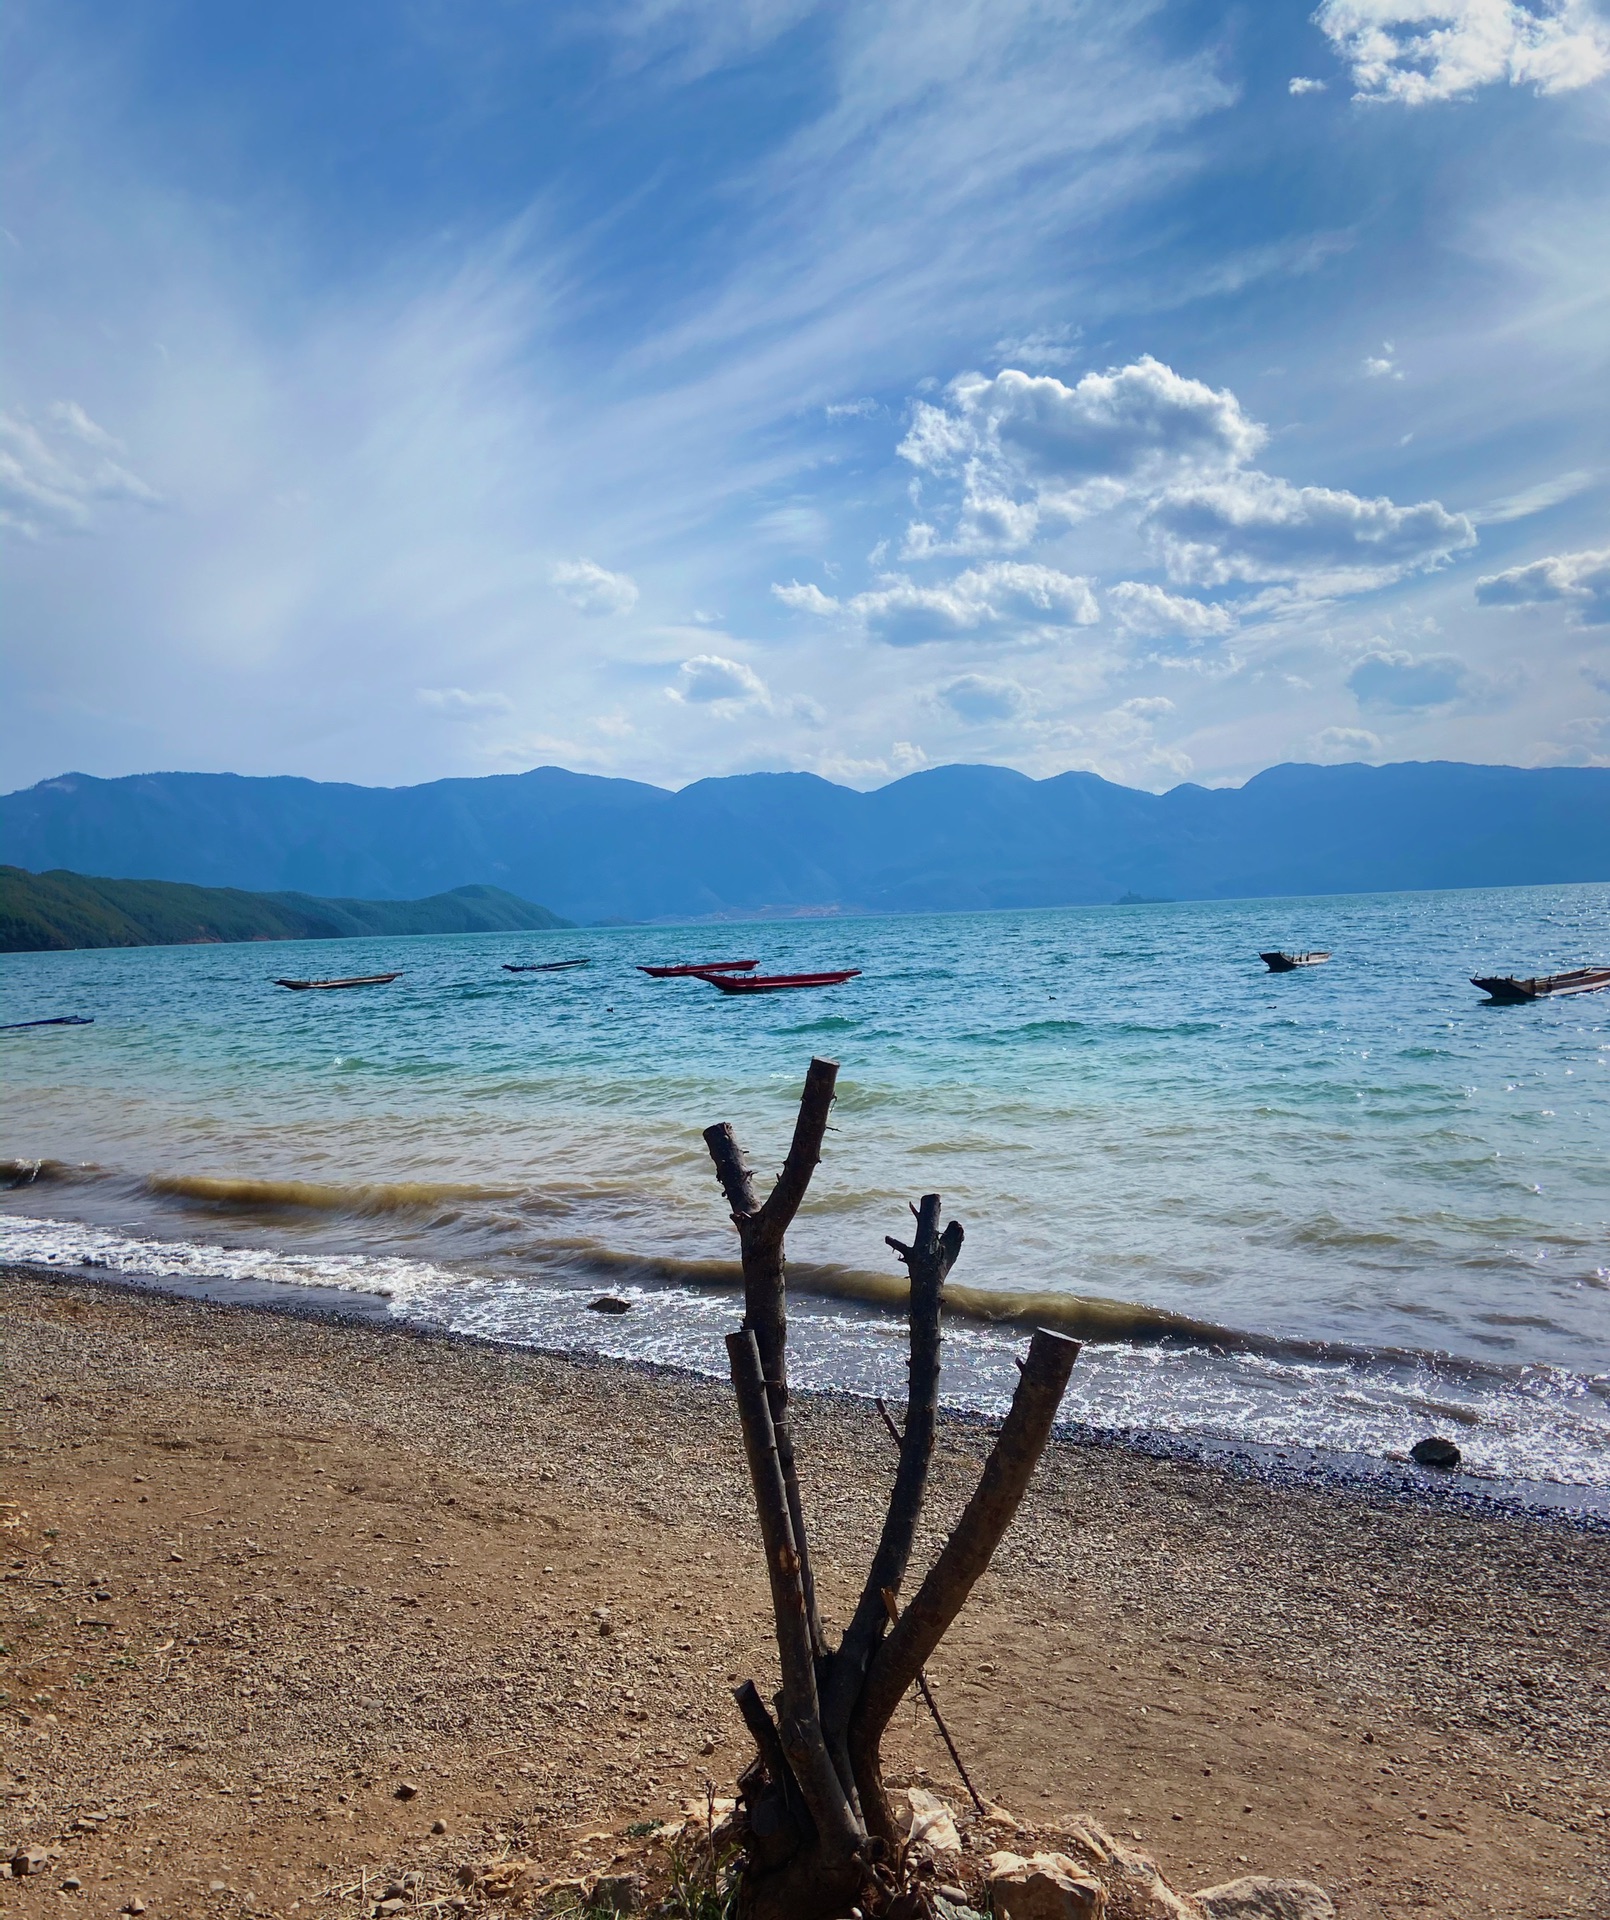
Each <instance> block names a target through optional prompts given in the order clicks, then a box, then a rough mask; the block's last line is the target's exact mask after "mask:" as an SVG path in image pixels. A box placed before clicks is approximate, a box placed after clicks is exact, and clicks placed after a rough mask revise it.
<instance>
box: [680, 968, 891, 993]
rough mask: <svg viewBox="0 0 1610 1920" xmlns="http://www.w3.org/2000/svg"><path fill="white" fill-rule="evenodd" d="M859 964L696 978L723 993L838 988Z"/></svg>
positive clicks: (855, 973) (857, 969) (853, 974)
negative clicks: (829, 969)
mask: <svg viewBox="0 0 1610 1920" xmlns="http://www.w3.org/2000/svg"><path fill="white" fill-rule="evenodd" d="M860 971H861V969H860V968H859V967H841V968H840V969H839V970H838V971H837V972H835V973H701V974H700V975H699V978H700V979H701V980H706V981H708V982H709V983H710V985H711V986H712V987H719V988H720V990H721V991H722V992H723V993H787V992H788V991H790V989H792V988H795V987H838V986H842V985H843V984H844V982H845V981H846V980H853V979H855V978H856V976H857V975H858V974H859V973H860Z"/></svg>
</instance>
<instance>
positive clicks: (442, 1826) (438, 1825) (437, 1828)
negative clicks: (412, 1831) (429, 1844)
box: [430, 1820, 447, 1833]
mask: <svg viewBox="0 0 1610 1920" xmlns="http://www.w3.org/2000/svg"><path fill="white" fill-rule="evenodd" d="M430 1830H431V1832H432V1833H446V1831H447V1822H446V1821H445V1820H433V1821H432V1822H431V1823H430Z"/></svg>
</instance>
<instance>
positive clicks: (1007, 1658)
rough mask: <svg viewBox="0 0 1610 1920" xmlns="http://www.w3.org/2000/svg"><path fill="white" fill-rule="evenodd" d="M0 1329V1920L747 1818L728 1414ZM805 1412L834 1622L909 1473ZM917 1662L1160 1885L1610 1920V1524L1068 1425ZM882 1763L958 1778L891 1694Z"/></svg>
mask: <svg viewBox="0 0 1610 1920" xmlns="http://www.w3.org/2000/svg"><path fill="white" fill-rule="evenodd" d="M0 1340H3V1353H0V1388H3V1395H4V1422H5V1424H4V1442H5V1450H4V1455H3V1458H4V1463H5V1464H4V1479H3V1484H0V1499H3V1501H4V1503H5V1504H4V1506H3V1508H0V1522H3V1528H4V1531H3V1533H0V1540H3V1543H4V1544H3V1548H0V1566H3V1570H4V1582H3V1585H0V1642H3V1644H4V1657H3V1659H0V1671H3V1678H0V1693H3V1696H4V1699H3V1703H0V1739H3V1753H4V1757H3V1763H0V1799H3V1805H4V1812H3V1813H0V1842H4V1843H6V1846H5V1851H6V1855H7V1857H9V1855H10V1854H11V1853H12V1852H14V1851H16V1850H17V1849H19V1848H21V1847H24V1846H28V1845H33V1846H38V1847H42V1848H45V1849H47V1850H50V1853H51V1858H50V1860H49V1865H48V1870H46V1871H44V1872H41V1873H38V1874H35V1875H33V1876H31V1877H29V1878H27V1879H0V1914H6V1915H29V1916H36V1915H45V1914H49V1915H58V1914H62V1913H74V1912H82V1913H85V1914H95V1915H111V1914H114V1913H117V1912H119V1911H121V1910H123V1909H124V1908H125V1907H126V1906H127V1905H128V1904H129V1903H130V1902H137V1901H143V1902H144V1903H145V1911H146V1912H148V1913H149V1914H151V1915H152V1916H153V1920H155V1917H156V1916H165V1915H191V1914H213V1913H217V1914H236V1913H243V1912H253V1913H262V1914H267V1913H273V1914H290V1913H300V1914H323V1913H338V1912H345V1913H348V1914H351V1913H354V1912H356V1911H358V1910H359V1906H358V1902H359V1901H360V1899H361V1897H362V1888H363V1887H364V1885H365V1880H366V1877H367V1884H368V1885H369V1887H370V1889H371V1899H372V1889H373V1885H374V1883H375V1881H376V1880H380V1881H382V1882H383V1881H384V1880H385V1879H386V1878H387V1877H397V1876H400V1875H401V1874H402V1873H403V1872H404V1871H407V1870H413V1871H417V1872H419V1873H421V1874H423V1875H424V1876H425V1878H424V1881H423V1883H422V1889H423V1891H422V1893H421V1894H420V1896H419V1897H421V1898H423V1897H424V1894H425V1893H428V1892H429V1891H430V1890H431V1889H436V1890H438V1891H440V1890H443V1889H449V1888H451V1886H452V1885H453V1878H452V1876H453V1871H454V1869H455V1868H456V1867H457V1866H458V1865H459V1864H461V1863H463V1862H465V1861H469V1860H484V1859H485V1858H487V1857H488V1856H489V1855H492V1854H496V1853H497V1852H499V1851H500V1850H502V1849H504V1848H513V1849H516V1850H525V1851H529V1852H530V1853H532V1854H533V1855H535V1856H536V1857H538V1858H540V1859H542V1860H544V1861H547V1862H549V1863H551V1864H552V1865H553V1866H555V1867H556V1868H557V1867H558V1866H560V1865H563V1864H565V1863H567V1862H575V1861H582V1862H587V1863H590V1864H593V1865H601V1864H603V1863H605V1862H606V1861H607V1860H608V1859H609V1858H610V1857H611V1855H612V1852H613V1851H614V1850H615V1848H616V1841H615V1839H614V1838H612V1837H609V1834H607V1833H606V1830H610V1833H612V1834H614V1835H618V1834H619V1832H620V1830H621V1829H622V1828H623V1827H624V1825H625V1824H626V1823H627V1822H630V1821H633V1820H637V1819H643V1818H650V1817H654V1816H657V1815H664V1814H667V1813H669V1812H671V1811H672V1810H674V1809H675V1808H676V1807H678V1806H679V1805H680V1804H681V1803H682V1802H683V1801H684V1800H685V1799H686V1798H687V1797H688V1796H689V1794H691V1793H694V1792H698V1791H701V1790H702V1785H703V1783H704V1782H705V1781H707V1780H709V1781H713V1782H714V1783H715V1785H716V1787H717V1790H718V1791H721V1790H730V1783H731V1781H732V1780H733V1778H734V1776H735V1774H736V1772H737V1770H738V1768H739V1767H740V1766H741V1765H742V1764H743V1763H744V1761H745V1760H746V1759H747V1757H748V1756H747V1750H746V1747H745V1743H744V1739H743V1735H742V1730H741V1728H740V1727H739V1725H738V1723H737V1719H736V1714H735V1712H734V1709H733V1707H732V1705H731V1701H730V1698H729V1694H728V1689H729V1688H730V1686H731V1685H732V1684H733V1683H734V1682H736V1681H737V1680H739V1679H741V1678H744V1677H746V1676H749V1675H755V1676H756V1677H758V1678H760V1679H761V1682H762V1686H763V1689H764V1690H767V1691H769V1690H770V1685H771V1684H773V1683H772V1682H771V1681H770V1679H769V1676H770V1675H771V1674H772V1673H773V1671H774V1664H775V1663H774V1656H773V1655H772V1653H771V1651H770V1647H769V1633H768V1627H767V1612H766V1597H765V1590H764V1581H763V1577H762V1572H761V1567H760V1562H759V1557H758V1553H757V1548H756V1542H755V1528H754V1524H753V1521H752V1518H751V1515H750V1510H749V1506H748V1499H747V1488H746V1485H745V1482H744V1477H743V1466H742V1453H741V1448H740V1445H739V1441H738V1435H737V1429H736V1424H735V1421H734V1419H733V1416H732V1413H731V1408H730V1404H729V1396H728V1394H727V1392H726V1391H725V1390H724V1389H722V1388H721V1387H719V1386H715V1385H711V1384H708V1383H703V1382H698V1381H690V1380H686V1379H681V1378H666V1377H654V1376H650V1375H648V1374H645V1373H641V1372H636V1371H633V1370H631V1369H628V1368H624V1367H617V1366H612V1365H606V1364H597V1363H579V1362H570V1361H566V1360H563V1359H555V1358H548V1357H543V1356H534V1355H516V1354H510V1353H506V1352H501V1351H493V1350H489V1349H482V1348H477V1347H474V1346H469V1345H464V1344H460V1343H456V1342H453V1341H450V1340H447V1339H436V1338H421V1337H417V1336H415V1335H411V1334H409V1333H407V1332H403V1331H388V1330H381V1329H372V1328H357V1329H353V1328H349V1327H340V1326H334V1325H331V1324H328V1323H322V1322H314V1321H308V1320H300V1319H293V1318H289V1317H284V1316H275V1315H269V1314H262V1313H248V1312H240V1311H228V1310H223V1309H219V1308H211V1307H204V1306H196V1305H191V1304H184V1303H177V1302H172V1301H165V1300H157V1299H150V1298H144V1297H138V1296H132V1295H128V1294H120V1293H116V1292H114V1291H112V1290H109V1289H103V1288H97V1287H93V1286H90V1285H85V1284H80V1283H73V1282H65V1281H61V1280H50V1279H45V1278H43V1277H40V1276H38V1275H33V1274H29V1273H26V1272H19V1271H17V1270H9V1271H4V1272H0ZM798 1416H799V1417H798V1423H797V1433H798V1440H799V1444H800V1448H801V1453H802V1455H803V1459H804V1464H805V1467H806V1470H807V1474H808V1480H809V1499H810V1502H811V1511H812V1513H813V1514H814V1516H815V1536H814V1542H813V1545H814V1551H815V1554H816V1557H817V1562H818V1566H819V1569H820V1576H819V1577H820V1579H821V1585H822V1588H823V1596H824V1603H825V1609H826V1611H827V1612H828V1613H829V1615H830V1617H832V1618H835V1619H838V1620H840V1621H842V1619H843V1618H844V1617H845V1615H846V1613H847V1611H848V1604H849V1601H850V1599H851V1598H852V1597H853V1589H854V1587H855V1585H856V1584H857V1583H858V1581H859V1578H860V1573H861V1570H862V1568H863V1567H864V1565H865V1561H866V1557H867V1554H868V1551H869V1548H870V1543H871V1540H872V1538H873V1536H874V1532H875V1529H876V1526H877V1523H878V1520H879V1519H880V1517H881V1511H882V1501H883V1497H884V1494H885V1491H886V1488H887V1484H888V1480H889V1476H890V1470H891V1467H892V1449H891V1448H890V1447H889V1445H888V1442H887V1439H886V1438H885V1437H884V1436H883V1434H882V1430H881V1428H880V1427H879V1425H878V1422H877V1418H876V1415H875V1413H874V1412H873V1411H872V1410H871V1409H870V1408H867V1407H864V1406H858V1405H855V1404H851V1403H845V1402H838V1401H805V1402H802V1403H800V1405H799V1409H798ZM986 1446H987V1436H986V1435H983V1434H981V1433H980V1432H979V1431H977V1430H976V1429H974V1428H972V1427H969V1426H966V1425H953V1426H948V1427H946V1428H945V1429H944V1431H943V1433H942V1437H941V1444H940V1450H939V1454H938V1456H937V1459H936V1467H935V1476H934V1497H933V1501H932V1506H933V1518H934V1524H935V1529H936V1533H935V1538H937V1537H938V1531H937V1530H939V1529H942V1528H943V1527H944V1526H945V1525H946V1524H947V1523H948V1521H949V1519H950V1518H952V1517H953V1516H954V1514H955V1513H956V1511H957V1510H958V1509H959V1506H960V1503H961V1501H962V1500H963V1499H964V1498H965V1496H966V1493H967V1492H968V1490H969V1489H970V1487H971V1485H972V1481H973V1478H974V1476H975V1474H976V1471H977V1465H978V1462H979V1460H980V1459H981V1458H982V1454H983V1452H984V1450H985V1448H986ZM932 1544H933V1542H932V1540H930V1542H929V1543H928V1546H929V1551H931V1550H932ZM931 1673H932V1678H933V1682H934V1686H935V1690H936V1692H937V1694H938V1697H939V1700H940V1704H941V1706H942V1707H943V1708H944V1710H945V1711H946V1713H947V1715H948V1717H949V1719H950V1721H951V1724H952V1726H953V1729H954V1731H955V1734H956V1737H957V1740H958V1743H959V1745H960V1747H961V1749H962V1752H963V1754H964V1755H965V1756H966V1757H967V1758H968V1760H969V1763H970V1764H971V1766H972V1768H973V1771H974V1772H975V1774H976V1776H977V1777H978V1779H979V1781H980V1783H981V1784H982V1785H983V1786H984V1788H985V1791H986V1793H987V1794H988V1795H989V1796H990V1797H991V1798H993V1799H996V1800H999V1801H1001V1802H1003V1803H1004V1804H1005V1805H1006V1806H1008V1807H1010V1808H1012V1809H1014V1810H1015V1811H1017V1812H1018V1813H1020V1814H1021V1815H1022V1816H1023V1817H1024V1818H1026V1819H1032V1820H1034V1821H1036V1822H1047V1821H1050V1820H1052V1819H1054V1818H1056V1817H1058V1816H1062V1815H1072V1814H1074V1813H1077V1812H1080V1811H1087V1812H1089V1813H1090V1814H1092V1815H1093V1816H1094V1817H1095V1818H1096V1819H1098V1820H1100V1821H1102V1822H1103V1823H1104V1824H1105V1825H1106V1826H1108V1827H1109V1828H1111V1829H1113V1830H1115V1831H1117V1832H1119V1833H1121V1834H1122V1835H1124V1836H1126V1837H1130V1836H1134V1837H1137V1838H1139V1839H1140V1841H1141V1844H1142V1845H1144V1847H1145V1848H1146V1849H1147V1850H1148V1851H1150V1852H1151V1853H1153V1854H1155V1855H1156V1857H1157V1858H1158V1859H1159V1860H1160V1861H1161V1863H1162V1865H1163V1867H1164V1868H1165V1870H1166V1871H1167V1872H1168V1874H1169V1876H1170V1878H1171V1879H1172V1880H1173V1881H1174V1883H1175V1884H1176V1885H1177V1886H1180V1887H1184V1888H1193V1887H1198V1886H1203V1885H1207V1884H1210V1883H1213V1882H1217V1881H1222V1880H1225V1879H1228V1878H1232V1877H1234V1876H1235V1875H1236V1874H1238V1873H1245V1872H1248V1871H1256V1870H1261V1871H1266V1872H1271V1873H1282V1874H1294V1875H1301V1876H1304V1877H1306V1878H1310V1879H1313V1880H1317V1881H1318V1882H1320V1883H1321V1884H1322V1885H1323V1886H1325V1887H1327V1888H1328V1889H1329V1890H1330V1892H1331V1893H1332V1895H1333V1897H1334V1898H1335V1900H1336V1903H1337V1906H1338V1909H1339V1912H1340V1913H1341V1914H1342V1915H1343V1916H1344V1920H1376V1916H1385V1915H1391V1916H1399V1915H1410V1914H1413V1915H1422V1914H1449V1915H1460V1916H1472V1917H1474V1916H1489V1915H1490V1916H1493V1917H1494V1920H1498V1917H1499V1916H1502V1917H1503V1920H1558V1917H1559V1916H1564V1915H1572V1916H1577V1915H1585V1916H1593V1917H1594V1920H1606V1917H1607V1916H1610V1817H1607V1810H1610V1536H1607V1535H1606V1534H1605V1533H1604V1532H1602V1531H1601V1532H1598V1533H1592V1532H1584V1531H1582V1530H1579V1529H1575V1528H1573V1527H1571V1526H1569V1525H1567V1524H1564V1523H1561V1522H1558V1521H1553V1522H1550V1521H1535V1520H1516V1519H1507V1518H1501V1517H1493V1516H1485V1517H1479V1518H1472V1517H1469V1516H1465V1515H1461V1514H1459V1513H1455V1512H1451V1511H1440V1510H1436V1509H1434V1508H1428V1507H1426V1506H1424V1505H1411V1504H1407V1503H1402V1502H1395V1501H1392V1500H1389V1499H1386V1498H1384V1497H1383V1496H1380V1495H1373V1494H1362V1493H1347V1492H1335V1491H1331V1492H1320V1491H1290V1490H1277V1489H1272V1488H1270V1487H1268V1486H1265V1485H1262V1484H1259V1483H1256V1482H1250V1481H1246V1480H1243V1479H1238V1478H1236V1477H1234V1476H1232V1475H1231V1474H1229V1473H1226V1472H1222V1471H1220V1470H1218V1469H1216V1468H1210V1467H1204V1466H1201V1465H1196V1464H1188V1463H1181V1462H1173V1461H1157V1460H1152V1459H1148V1458H1145V1457H1143V1456H1140V1455H1137V1454H1135V1453H1132V1452H1127V1451H1123V1450H1119V1449H1114V1448H1110V1447H1091V1446H1074V1445H1059V1446H1057V1447H1056V1448H1055V1449H1054V1450H1053V1452H1052V1453H1051V1454H1050V1455H1048V1457H1047V1460H1046V1461H1045V1463H1044V1464H1043V1466H1042V1468H1041V1471H1040V1475H1039V1477H1038V1479H1037V1481H1036V1484H1035V1486H1034V1488H1033V1490H1032V1492H1031V1495H1030V1498H1029V1500H1028V1502H1027V1503H1026V1505H1025V1508H1024V1511H1023V1512H1022V1514H1021V1515H1020V1516H1019V1520H1018V1523H1017V1525H1016V1527H1015V1529H1014V1531H1013V1533H1012V1535H1011V1537H1010V1539H1009V1540H1008V1542H1007V1545H1006V1547H1005V1548H1004V1549H1003V1552H1002V1554H1001V1556H1000V1558H999V1560H998V1563H997V1568H996V1570H995V1571H994V1572H993V1573H992V1574H991V1575H990V1576H989V1577H988V1578H987V1579H986V1581H985V1583H984V1584H983V1585H982V1586H981V1587H980V1589H979V1590H978V1592H977V1593H976V1594H975V1596H974V1599H973V1601H972V1603H971V1604H970V1606H969V1607H968V1609H967V1610H966V1612H965V1613H964V1614H963V1616H962V1618H961V1620H960V1621H959V1622H958V1624H957V1627H956V1628H955V1630H954V1631H953V1633H952V1635H951V1637H950V1639H949V1640H947V1642H946V1643H945V1645H944V1646H943V1647H942V1648H941V1650H940V1652H939V1654H938V1656H937V1657H936V1659H935V1660H934V1662H933V1665H932V1668H931ZM889 1744H890V1757H891V1764H892V1765H893V1766H894V1767H896V1768H898V1770H899V1773H898V1777H900V1778H902V1779H907V1778H909V1779H913V1780H915V1779H918V1778H921V1777H924V1776H926V1777H929V1778H931V1781H932V1784H933V1785H934V1786H936V1787H938V1788H940V1789H941V1790H943V1791H945V1792H947V1793H952V1794H956V1789H955V1786H954V1782H953V1779H952V1777H951V1775H950V1773H949V1770H948V1765H947V1762H946V1760H945V1756H944V1753H943V1750H942V1749H941V1748H940V1746H939V1744H938V1741H937V1738H936V1737H935V1735H934V1734H933V1732H932V1730H931V1728H930V1726H929V1724H928V1723H927V1722H926V1720H925V1719H923V1718H921V1717H920V1714H919V1712H918V1710H917V1709H916V1707H915V1706H913V1707H912V1708H911V1709H910V1710H903V1711H902V1714H901V1716H900V1718H899V1719H898V1720H897V1722H896V1727H895V1729H894V1730H893V1736H892V1738H891V1741H890V1743H889ZM400 1785H409V1786H413V1787H414V1788H416V1789H417V1791H416V1792H415V1793H414V1794H413V1795H412V1796H411V1797H408V1798H398V1797H397V1789H398V1787H399V1786H400ZM956 1797H958V1798H959V1794H956ZM590 1834H595V1835H602V1836H604V1837H600V1838H596V1839H591V1840H589V1839H588V1838H587V1837H586V1836H588V1835H590ZM68 1880H74V1881H77V1882H78V1883H79V1884H78V1885H77V1887H76V1888H72V1889H70V1890H68V1891H66V1892H63V1891H62V1890H61V1889H62V1887H63V1884H64V1882H66V1881H68ZM343 1890H345V1891H343Z"/></svg>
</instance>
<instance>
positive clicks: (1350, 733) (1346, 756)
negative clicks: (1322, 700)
mask: <svg viewBox="0 0 1610 1920" xmlns="http://www.w3.org/2000/svg"><path fill="white" fill-rule="evenodd" d="M1308 750H1309V752H1310V753H1311V754H1312V755H1313V756H1314V758H1315V759H1316V760H1323V761H1325V762H1327V763H1328V764H1331V765H1334V764H1335V763H1336V762H1337V761H1340V760H1379V759H1380V757H1381V755H1382V754H1383V753H1384V752H1385V751H1386V749H1385V747H1384V746H1383V745H1382V743H1381V736H1380V735H1379V734H1378V733H1371V732H1370V731H1369V729H1368V728H1366V727H1321V728H1320V730H1319V732H1318V733H1316V734H1315V735H1314V737H1313V738H1312V739H1311V740H1310V741H1309V743H1308Z"/></svg>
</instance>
